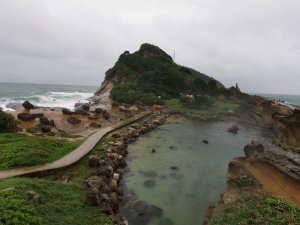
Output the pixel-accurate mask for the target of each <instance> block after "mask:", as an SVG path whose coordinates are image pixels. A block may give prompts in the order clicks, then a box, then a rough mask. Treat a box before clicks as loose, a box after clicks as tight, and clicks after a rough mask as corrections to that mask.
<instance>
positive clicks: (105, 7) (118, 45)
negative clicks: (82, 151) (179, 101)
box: [0, 0, 300, 94]
mask: <svg viewBox="0 0 300 225" xmlns="http://www.w3.org/2000/svg"><path fill="white" fill-rule="evenodd" d="M299 8H300V2H298V1H295V0H278V1H273V0H264V1H260V0H244V1H240V0H227V1H221V0H186V1H179V0H163V1H162V0H152V1H141V0H127V1H122V0H114V1H109V2H107V1H106V2H103V1H96V0H94V1H92V0H85V1H83V0H43V1H40V0H26V1H23V0H2V1H0V81H5V82H32V83H56V84H60V83H62V84H80V85H82V84H85V85H96V86H98V85H99V84H100V82H101V81H102V80H103V78H104V73H105V71H106V70H107V69H108V68H110V67H112V66H113V64H114V63H115V61H116V60H117V59H118V56H119V55H120V54H121V53H122V52H123V51H125V50H129V51H131V52H132V51H136V50H137V49H138V48H139V46H140V44H142V43H144V42H148V43H153V44H155V45H158V46H160V47H161V48H162V49H164V50H165V51H167V52H168V53H169V54H170V55H173V52H174V51H175V52H176V59H175V61H176V62H177V63H179V64H182V65H186V66H189V67H192V68H195V69H197V70H199V71H201V72H203V73H207V74H209V75H211V76H214V77H215V78H216V79H218V80H220V81H221V82H223V83H224V84H225V85H226V86H231V85H234V84H235V83H236V82H237V83H239V85H240V87H241V88H242V90H244V91H247V92H269V93H291V94H300V91H299V87H300V85H299V84H300V67H299V65H300V63H299V59H300V39H299V38H300V29H298V21H300V14H299V13H298V10H299Z"/></svg>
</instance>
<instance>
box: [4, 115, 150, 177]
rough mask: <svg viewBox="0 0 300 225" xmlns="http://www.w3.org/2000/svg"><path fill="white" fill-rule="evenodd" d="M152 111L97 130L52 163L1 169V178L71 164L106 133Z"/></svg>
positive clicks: (141, 117)
mask: <svg viewBox="0 0 300 225" xmlns="http://www.w3.org/2000/svg"><path fill="white" fill-rule="evenodd" d="M151 113H152V112H145V113H143V114H142V115H139V116H136V117H134V118H132V119H129V120H126V121H123V122H120V123H117V124H115V125H112V126H109V127H105V128H103V129H101V130H99V131H96V132H95V133H93V134H92V135H90V136H89V137H88V138H87V139H86V140H85V141H84V142H83V143H82V144H81V145H80V146H78V147H77V148H76V149H75V150H74V151H72V152H70V153H69V154H67V155H65V156H64V157H62V158H60V159H58V160H56V161H54V162H52V163H47V164H44V165H39V166H31V167H22V168H16V169H10V170H3V171H0V179H4V178H9V177H14V176H20V175H25V174H33V173H38V172H46V171H50V170H56V169H61V168H64V167H67V166H70V165H72V164H74V163H76V162H78V161H79V160H80V159H81V158H82V157H84V156H85V155H86V154H87V153H89V152H90V151H91V150H92V149H93V148H94V147H95V145H96V144H97V143H98V142H99V141H100V139H101V138H102V137H103V136H104V135H106V134H108V133H110V132H112V131H114V130H116V129H119V128H122V127H124V126H126V125H129V124H131V123H134V122H136V121H138V120H140V119H143V118H145V117H146V116H148V115H150V114H151Z"/></svg>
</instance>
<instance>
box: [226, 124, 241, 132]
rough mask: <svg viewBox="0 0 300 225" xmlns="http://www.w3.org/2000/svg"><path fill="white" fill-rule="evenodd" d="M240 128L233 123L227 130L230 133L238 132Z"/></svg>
mask: <svg viewBox="0 0 300 225" xmlns="http://www.w3.org/2000/svg"><path fill="white" fill-rule="evenodd" d="M239 129H240V128H239V127H238V126H237V125H233V126H232V127H229V128H228V130H227V131H228V132H229V133H233V134H237V133H238V131H239Z"/></svg>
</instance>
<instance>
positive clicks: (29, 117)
mask: <svg viewBox="0 0 300 225" xmlns="http://www.w3.org/2000/svg"><path fill="white" fill-rule="evenodd" d="M43 116H44V114H43V113H33V114H30V113H19V114H18V115H17V118H18V119H19V120H22V121H30V120H34V119H35V118H39V117H43Z"/></svg>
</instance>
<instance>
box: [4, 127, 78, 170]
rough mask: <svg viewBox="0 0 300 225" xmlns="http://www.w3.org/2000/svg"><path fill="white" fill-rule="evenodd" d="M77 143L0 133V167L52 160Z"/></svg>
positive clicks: (39, 163)
mask: <svg viewBox="0 0 300 225" xmlns="http://www.w3.org/2000/svg"><path fill="white" fill-rule="evenodd" d="M78 145H79V143H78V142H75V143H74V142H73V143H72V142H67V141H65V140H55V139H49V138H44V137H29V136H26V135H22V134H18V133H0V169H9V168H15V167H22V166H34V165H41V164H45V163H49V162H53V161H55V160H57V159H59V158H61V157H62V156H64V155H66V154H67V153H69V152H71V151H72V150H73V149H75V148H76V147H77V146H78Z"/></svg>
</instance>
